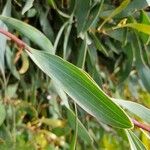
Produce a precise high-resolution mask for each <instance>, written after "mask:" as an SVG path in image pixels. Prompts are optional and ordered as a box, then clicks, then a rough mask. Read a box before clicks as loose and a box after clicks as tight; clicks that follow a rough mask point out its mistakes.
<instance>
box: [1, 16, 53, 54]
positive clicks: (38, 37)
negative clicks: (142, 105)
mask: <svg viewBox="0 0 150 150" xmlns="http://www.w3.org/2000/svg"><path fill="white" fill-rule="evenodd" d="M0 20H2V21H3V22H4V23H6V24H7V25H9V26H10V27H11V28H13V29H15V30H17V31H19V32H20V33H21V34H23V35H24V36H26V37H28V38H29V39H30V40H31V41H33V42H34V43H36V44H37V45H38V46H39V47H40V48H42V49H43V50H45V51H47V52H49V53H52V54H54V48H53V45H52V43H51V42H50V41H49V39H48V38H47V37H46V36H45V35H44V34H43V33H42V32H40V31H39V30H37V29H36V28H34V27H32V26H30V25H29V24H27V23H25V22H22V21H19V20H17V19H14V18H10V17H5V16H0Z"/></svg>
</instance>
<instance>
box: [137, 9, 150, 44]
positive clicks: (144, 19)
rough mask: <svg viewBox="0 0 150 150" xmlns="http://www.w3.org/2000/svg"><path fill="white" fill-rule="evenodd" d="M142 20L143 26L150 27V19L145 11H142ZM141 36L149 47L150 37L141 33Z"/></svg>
mask: <svg viewBox="0 0 150 150" xmlns="http://www.w3.org/2000/svg"><path fill="white" fill-rule="evenodd" d="M140 18H141V23H142V24H147V25H150V18H149V16H148V14H147V13H146V12H145V11H143V10H142V11H141V14H140ZM139 35H140V38H141V39H142V41H143V42H144V43H145V44H146V45H148V43H149V41H150V36H149V35H147V34H145V33H139Z"/></svg>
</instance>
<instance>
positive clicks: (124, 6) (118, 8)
mask: <svg viewBox="0 0 150 150" xmlns="http://www.w3.org/2000/svg"><path fill="white" fill-rule="evenodd" d="M129 3H130V0H124V1H123V2H122V3H121V4H120V6H119V7H117V8H116V9H115V10H114V11H113V12H112V13H110V15H109V16H108V17H107V18H106V19H105V20H104V21H103V23H102V24H101V25H100V27H99V28H98V30H100V29H101V28H102V26H103V25H104V24H105V23H106V22H107V21H109V20H110V19H111V18H113V17H114V16H116V15H117V14H119V13H120V12H121V11H123V10H124V9H125V8H126V7H127V5H128V4H129Z"/></svg>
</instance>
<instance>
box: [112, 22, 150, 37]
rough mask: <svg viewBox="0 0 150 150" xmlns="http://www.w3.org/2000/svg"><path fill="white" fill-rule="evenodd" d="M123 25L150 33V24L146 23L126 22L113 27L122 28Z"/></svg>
mask: <svg viewBox="0 0 150 150" xmlns="http://www.w3.org/2000/svg"><path fill="white" fill-rule="evenodd" d="M124 27H130V28H133V29H136V30H138V31H140V32H143V33H145V34H148V35H150V25H147V24H141V23H127V24H124V25H122V26H118V27H115V28H114V29H118V28H124Z"/></svg>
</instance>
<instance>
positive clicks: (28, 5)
mask: <svg viewBox="0 0 150 150" xmlns="http://www.w3.org/2000/svg"><path fill="white" fill-rule="evenodd" d="M33 2H34V0H27V1H26V3H25V5H24V7H23V9H22V15H24V13H25V12H27V11H28V10H29V9H30V8H31V7H32V6H33Z"/></svg>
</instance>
